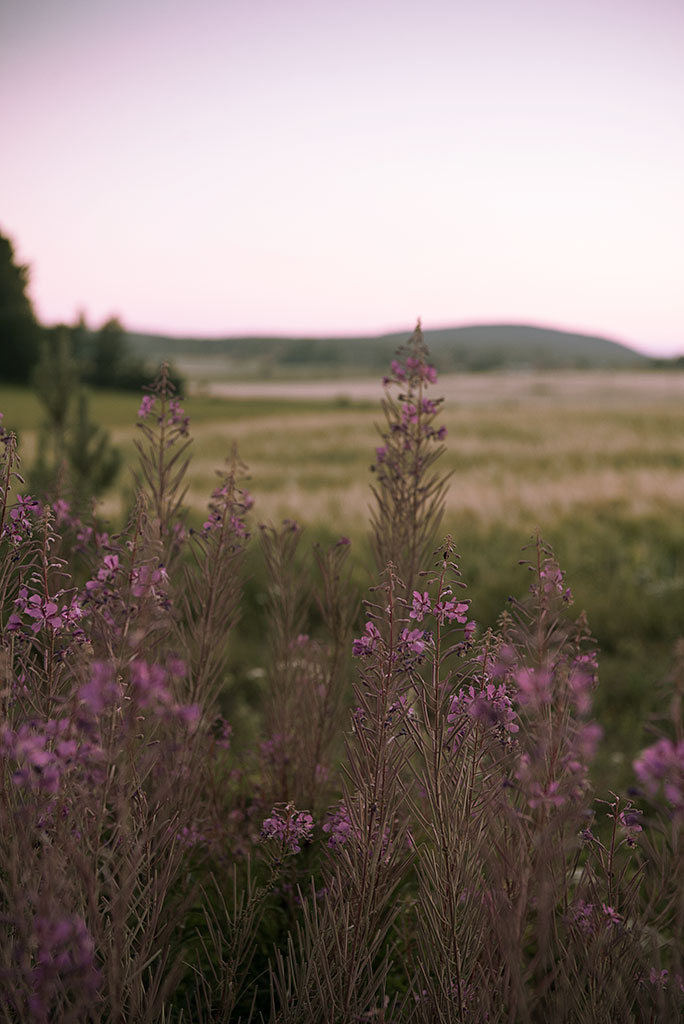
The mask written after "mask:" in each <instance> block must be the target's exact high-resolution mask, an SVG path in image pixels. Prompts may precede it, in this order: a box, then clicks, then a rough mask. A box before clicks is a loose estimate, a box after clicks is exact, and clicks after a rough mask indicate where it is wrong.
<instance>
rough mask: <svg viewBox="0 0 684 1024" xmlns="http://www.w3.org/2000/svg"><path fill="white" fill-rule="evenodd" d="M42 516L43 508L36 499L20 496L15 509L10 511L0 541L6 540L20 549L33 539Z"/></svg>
mask: <svg viewBox="0 0 684 1024" xmlns="http://www.w3.org/2000/svg"><path fill="white" fill-rule="evenodd" d="M42 514H43V506H42V504H41V503H40V502H39V501H38V500H37V499H36V498H32V497H31V496H30V495H28V494H27V495H26V496H25V497H24V496H22V495H21V494H18V495H17V497H16V501H15V504H14V507H13V508H11V509H10V510H9V515H8V516H7V521H6V522H5V525H4V527H3V530H2V536H0V540H2V539H3V538H6V539H7V540H8V541H9V542H10V544H11V545H12V546H13V547H15V548H17V547H19V546H20V545H21V544H23V543H24V542H25V541H27V540H30V539H31V537H32V536H33V533H34V530H35V527H36V523H37V522H38V520H39V519H40V517H41V515H42Z"/></svg>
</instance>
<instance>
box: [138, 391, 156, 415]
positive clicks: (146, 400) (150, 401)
mask: <svg viewBox="0 0 684 1024" xmlns="http://www.w3.org/2000/svg"><path fill="white" fill-rule="evenodd" d="M154 403H155V398H154V395H143V399H142V402H141V403H140V408H139V409H138V416H139V417H140V419H143V418H144V417H145V416H147V415H149V413H151V412H152V409H153V408H154Z"/></svg>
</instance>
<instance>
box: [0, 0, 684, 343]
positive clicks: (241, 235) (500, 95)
mask: <svg viewBox="0 0 684 1024" xmlns="http://www.w3.org/2000/svg"><path fill="white" fill-rule="evenodd" d="M0 31H1V32H2V39H3V44H4V45H3V61H2V64H1V65H0V87H2V88H3V92H4V95H5V96H6V97H9V100H8V102H7V104H6V111H5V118H4V140H5V152H4V154H3V161H2V165H1V166H0V190H1V194H2V196H3V198H4V203H3V205H2V208H0V230H2V231H3V232H4V233H6V234H8V235H9V236H10V237H11V238H12V240H13V242H14V243H15V246H16V249H17V256H18V258H19V260H20V261H21V262H26V263H29V264H30V266H31V269H32V281H31V286H30V294H31V297H32V299H33V302H34V306H35V309H36V312H37V314H38V316H39V317H40V318H41V320H43V321H44V322H47V323H51V322H56V321H66V322H73V321H74V320H75V318H76V317H77V315H78V313H79V312H81V311H83V312H84V313H85V315H86V317H87V319H88V322H89V323H90V324H91V325H93V326H99V324H101V323H102V322H103V321H104V320H105V319H106V318H107V317H109V316H111V315H118V316H119V317H120V318H121V319H122V321H123V323H124V324H125V326H126V327H127V328H128V329H129V330H132V331H140V332H147V333H156V334H171V335H175V336H187V335H197V336H198V337H199V336H202V337H205V336H216V337H219V336H224V337H225V336H230V335H243V336H244V335H269V334H283V335H301V336H312V335H328V336H340V335H350V334H354V335H365V334H368V335H375V334H384V333H392V332H395V331H400V332H401V331H406V332H408V333H410V331H411V329H412V326H413V324H414V323H415V320H416V317H418V316H420V317H422V319H423V323H424V326H425V327H426V329H433V328H439V327H442V326H445V325H446V326H470V325H473V324H490V323H499V324H501V323H507V324H529V325H530V326H541V327H552V328H553V329H557V330H569V331H573V332H578V333H584V334H590V335H598V336H602V337H607V338H609V339H610V340H613V341H618V342H619V343H621V344H626V345H628V346H630V347H632V348H635V349H637V350H638V351H641V352H646V353H648V354H654V355H668V354H680V353H681V352H683V351H684V297H682V289H681V281H680V277H681V273H680V269H679V268H680V264H681V238H682V237H684V203H682V200H681V181H682V180H684V137H683V136H682V132H681V125H682V124H683V123H684V5H683V4H681V3H679V2H678V0H654V2H652V3H648V4H647V3H645V2H643V0H620V2H618V0H575V2H573V3H570V2H565V0H559V2H554V3H548V2H541V0H519V2H511V0H482V2H481V3H479V4H477V5H471V4H468V3H465V2H458V0H422V2H419V0H393V2H389V0H375V2H373V3H369V2H368V0H348V2H347V3H346V4H344V5H342V4H339V3H338V2H337V0H292V2H291V3H288V4H283V3H280V2H277V0H231V2H229V3H226V2H221V0H198V2H197V3H196V4H195V5H194V6H192V7H190V6H188V5H187V4H186V3H185V2H181V0H164V2H162V0H146V2H145V3H142V4H141V3H139V2H138V0H121V2H120V3H119V4H117V5H99V4H92V3H88V2H85V0H54V2H53V3H51V4H49V5H45V4H44V3H42V2H41V0H24V2H23V3H22V4H17V5H11V6H10V5H3V8H2V10H1V11H0Z"/></svg>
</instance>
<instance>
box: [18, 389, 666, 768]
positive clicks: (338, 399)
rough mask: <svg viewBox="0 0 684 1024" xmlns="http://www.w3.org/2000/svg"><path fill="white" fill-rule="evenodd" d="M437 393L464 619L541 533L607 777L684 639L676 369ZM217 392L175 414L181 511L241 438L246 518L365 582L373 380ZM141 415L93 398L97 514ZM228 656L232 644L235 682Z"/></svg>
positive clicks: (490, 599)
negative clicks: (584, 645)
mask: <svg viewBox="0 0 684 1024" xmlns="http://www.w3.org/2000/svg"><path fill="white" fill-rule="evenodd" d="M433 391H434V392H435V394H436V395H441V394H444V395H445V396H446V399H447V401H446V403H445V407H444V413H443V420H442V421H443V422H444V424H445V425H446V427H447V430H448V435H447V439H446V453H445V455H444V459H443V465H444V467H445V468H446V469H448V470H451V471H452V473H453V475H452V479H451V485H450V488H449V492H448V498H447V509H446V517H445V521H444V524H443V529H444V532H450V533H452V534H453V536H454V537H455V539H456V542H457V545H458V546H459V550H460V551H461V554H462V561H461V567H462V572H463V576H464V579H465V580H466V581H467V582H468V584H469V586H470V593H471V596H472V598H473V609H474V613H475V616H476V618H477V619H478V620H479V621H480V622H482V623H484V624H488V623H492V622H493V621H495V619H496V617H497V615H498V614H499V613H500V611H501V610H502V609H503V608H504V607H505V605H506V600H507V597H508V595H509V594H511V593H520V592H521V591H522V590H524V588H525V585H526V583H525V577H524V575H523V573H522V571H521V569H520V568H519V567H518V565H517V562H518V559H519V558H520V557H521V548H522V547H523V545H524V544H525V543H526V542H527V541H528V540H529V538H530V536H531V534H532V533H534V532H535V531H536V530H539V531H541V533H542V534H543V536H544V537H545V539H546V540H548V541H549V542H550V543H551V544H552V545H553V546H554V548H555V549H556V553H557V555H558V556H559V559H560V561H561V564H563V565H564V566H565V568H566V570H567V574H568V580H569V582H570V584H571V586H572V587H573V589H574V591H575V595H576V605H577V606H578V607H580V608H586V610H587V613H588V615H589V621H590V625H591V627H592V630H593V632H594V635H595V636H596V637H597V639H598V641H599V645H600V647H601V649H602V652H603V657H602V684H603V685H602V687H601V689H600V694H599V698H598V712H599V716H600V718H601V720H602V722H603V725H604V728H605V730H606V733H607V739H608V743H607V746H606V750H607V751H608V754H607V755H606V756H608V757H611V758H612V759H613V760H614V762H615V763H614V765H613V766H612V768H611V770H613V769H615V770H616V771H617V773H618V774H619V773H620V770H621V769H620V765H621V764H622V763H623V762H624V763H625V768H626V760H627V759H628V758H629V756H630V754H631V751H633V750H635V749H636V748H637V747H638V745H639V743H640V742H641V741H642V738H643V736H642V727H643V724H644V722H645V721H646V719H647V717H648V715H649V714H650V713H651V712H652V711H653V710H654V709H656V708H657V693H656V686H657V683H658V681H659V680H660V679H661V678H662V677H663V676H664V675H666V673H667V671H668V668H669V665H670V660H671V652H672V645H673V643H674V641H675V639H676V638H677V636H678V635H679V633H680V632H681V629H682V619H683V616H682V613H683V612H684V517H683V516H682V509H684V374H682V375H679V374H677V373H662V372H657V371H646V372H639V373H635V372H631V371H628V372H623V373H614V374H609V373H605V372H586V373H579V372H568V373H531V372H530V373H517V374H479V375H477V374H473V375H467V376H462V377H458V378H444V379H443V380H440V382H439V384H438V385H437V386H436V388H434V389H433ZM213 392H214V393H213V394H212V393H207V388H206V387H204V388H203V391H202V393H196V394H192V393H191V395H190V397H189V398H188V399H187V401H186V402H185V403H184V404H185V408H186V411H187V412H188V414H189V415H190V418H191V433H192V436H193V439H194V442H193V458H192V462H191V466H190V477H189V485H190V486H189V490H188V495H187V501H188V504H189V505H190V507H191V510H192V515H193V516H194V517H196V518H198V517H199V516H200V515H201V512H202V510H203V508H204V507H205V502H206V499H207V495H208V494H209V493H210V491H211V490H212V488H213V486H214V481H215V470H216V469H217V468H218V467H220V465H221V463H222V461H223V460H224V459H225V458H226V456H228V455H229V453H230V451H231V447H232V445H233V444H237V445H238V448H239V453H240V455H241V457H242V459H243V460H244V462H245V463H247V465H248V467H249V473H250V480H249V482H248V487H249V489H250V491H251V492H252V494H253V496H254V498H255V508H254V517H255V520H256V521H257V522H262V521H274V522H277V521H279V520H280V519H282V518H285V517H287V518H294V519H297V520H298V521H299V522H301V523H303V524H304V525H306V526H308V527H309V528H310V533H312V534H313V535H315V536H323V537H330V538H332V537H337V536H340V535H348V536H350V537H351V538H352V540H353V542H354V549H355V575H356V576H357V578H358V581H359V584H360V585H361V587H365V586H367V585H368V584H369V583H370V582H372V580H373V577H372V572H373V570H372V566H371V562H370V556H369V551H368V548H367V545H366V541H365V528H366V524H367V521H368V507H369V501H370V492H369V482H370V481H371V479H372V475H371V473H370V472H369V467H370V465H371V463H372V461H373V458H374V448H375V445H376V443H378V436H377V431H376V427H375V425H376V424H378V423H380V421H381V413H380V408H379V399H380V397H381V394H382V388H381V387H380V385H379V384H378V383H377V382H373V381H368V380H366V381H358V382H353V381H352V382H349V381H347V382H344V384H343V385H341V384H340V382H339V381H331V382H322V381H316V382H307V383H301V384H292V385H276V384H269V383H266V384H264V385H263V386H261V387H257V386H255V385H230V384H227V383H226V382H217V383H216V384H215V385H214V388H213ZM138 405H139V399H138V397H137V396H135V395H122V394H114V393H98V394H97V395H96V396H93V399H92V407H91V413H92V415H93V418H94V419H96V420H97V421H98V422H99V423H100V424H101V425H102V426H104V427H106V428H107V429H108V430H109V431H110V434H111V437H112V440H113V441H114V442H115V443H116V444H117V445H118V446H120V448H121V449H122V452H123V454H124V458H125V463H126V465H125V466H124V470H123V472H122V474H121V477H120V479H119V482H118V484H117V486H116V487H115V488H114V489H113V490H112V491H111V492H110V493H109V494H107V495H105V496H104V502H103V506H102V513H103V514H104V515H105V516H109V517H111V519H112V520H113V521H114V523H116V522H117V521H118V520H120V518H121V515H122V510H123V508H124V507H125V502H126V501H127V500H130V496H131V493H132V491H131V484H130V465H131V464H132V463H133V461H134V458H135V451H134V447H133V440H134V438H135V436H136V428H135V422H136V413H137V408H138ZM0 411H3V412H4V423H5V426H6V427H7V428H9V429H16V430H17V432H18V434H19V437H20V446H21V452H22V454H23V457H24V463H23V469H24V470H25V471H26V472H27V477H28V482H29V485H30V466H31V461H32V459H33V457H34V455H35V450H36V427H37V424H38V421H39V416H40V414H39V409H38V405H37V402H36V399H35V397H34V396H33V395H32V394H31V393H30V392H27V391H19V390H16V389H11V390H10V389H8V388H0ZM259 571H260V570H259V568H258V566H257V565H256V562H255V564H254V566H253V575H254V582H253V583H252V585H251V586H252V599H253V612H254V614H253V616H251V619H250V621H247V622H245V623H244V626H243V630H242V637H243V640H242V642H244V643H245V644H247V645H250V644H251V643H252V642H254V643H255V644H257V645H258V638H259V629H260V626H259V601H260V596H259V586H260V584H259ZM239 657H240V645H238V648H237V651H236V667H235V671H236V673H237V675H238V676H239V666H238V664H237V662H238V661H239ZM250 663H252V664H253V662H250ZM245 685H247V684H246V683H245ZM604 767H605V766H604ZM608 767H610V766H608Z"/></svg>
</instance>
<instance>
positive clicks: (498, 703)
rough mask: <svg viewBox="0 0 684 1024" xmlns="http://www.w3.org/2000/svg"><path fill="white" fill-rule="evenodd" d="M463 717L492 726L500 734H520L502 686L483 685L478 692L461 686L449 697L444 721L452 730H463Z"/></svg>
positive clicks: (515, 717)
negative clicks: (449, 700)
mask: <svg viewBox="0 0 684 1024" xmlns="http://www.w3.org/2000/svg"><path fill="white" fill-rule="evenodd" d="M465 718H472V719H475V721H477V722H480V723H481V724H482V725H484V726H485V727H488V726H493V727H495V728H497V729H499V730H500V731H501V732H502V733H504V734H505V733H508V734H514V733H516V732H518V731H519V729H520V726H519V724H518V715H517V712H516V710H515V708H514V706H513V701H512V700H511V696H510V694H509V692H508V689H507V687H506V684H505V683H499V684H498V685H496V684H495V683H493V682H488V683H485V685H484V686H482V687H481V688H480V689H479V690H476V689H475V687H474V686H468V687H463V688H462V689H460V690H459V691H458V693H457V694H456V695H455V696H454V697H453V698H452V700H451V706H450V709H449V714H448V715H447V721H448V722H449V723H450V724H451V726H452V728H453V729H456V730H458V729H459V728H461V729H462V727H463V722H464V719H465Z"/></svg>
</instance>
